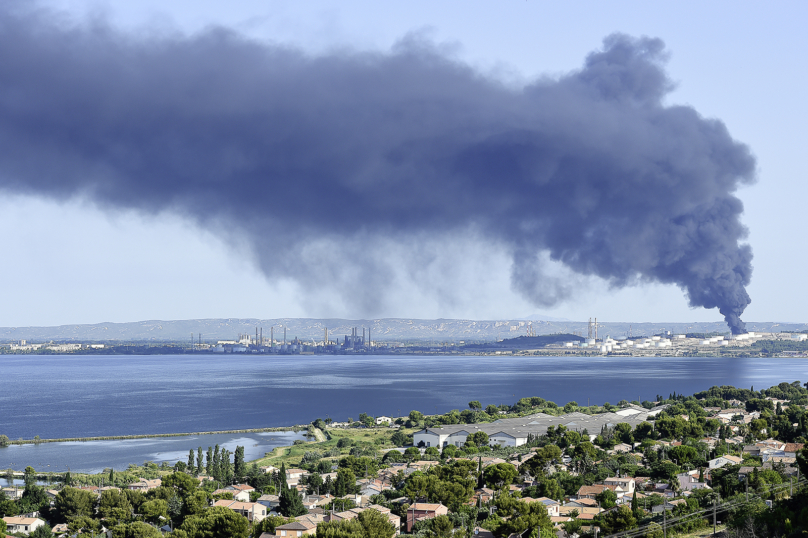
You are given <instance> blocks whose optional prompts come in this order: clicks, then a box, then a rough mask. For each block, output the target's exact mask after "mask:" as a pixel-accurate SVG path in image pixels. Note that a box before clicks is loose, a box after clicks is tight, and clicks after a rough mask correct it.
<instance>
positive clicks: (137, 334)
mask: <svg viewBox="0 0 808 538" xmlns="http://www.w3.org/2000/svg"><path fill="white" fill-rule="evenodd" d="M529 323H531V322H530V321H528V320H524V319H516V318H512V319H501V320H467V319H419V318H367V319H343V318H268V319H258V318H208V319H190V320H144V321H134V322H123V323H111V322H110V323H94V324H69V325H57V326H42V327H35V326H34V327H0V342H13V341H19V340H27V341H30V342H43V341H45V342H49V341H55V342H187V341H189V340H190V339H191V335H192V334H193V337H194V338H195V339H196V338H198V337H199V334H200V333H201V335H202V340H203V342H211V341H217V340H234V339H236V338H237V337H238V335H239V334H251V335H254V334H255V329H256V328H259V329H263V336H264V338H269V336H270V327H274V331H275V332H274V336H275V340H276V341H280V340H281V339H282V338H283V327H284V326H285V327H286V338H287V340H292V339H293V338H295V337H297V338H300V339H302V340H314V341H322V340H323V338H324V335H325V329H326V328H327V329H328V337H329V339H330V340H332V341H333V340H336V339H342V337H343V336H344V335H349V334H351V329H352V328H354V327H356V328H357V332H358V333H360V334H361V332H362V329H363V328H366V329H367V328H369V329H370V331H371V338H372V339H373V340H374V341H405V342H406V341H429V340H433V341H439V342H450V341H455V342H456V341H460V340H463V341H466V342H485V341H489V342H490V341H496V340H501V339H503V338H513V337H517V336H521V335H526V334H527V331H528V324H529ZM532 325H533V332H534V333H535V334H536V335H543V334H556V333H571V334H572V333H577V334H579V335H582V336H587V334H588V322H586V321H543V320H534V321H532ZM747 328H748V330H750V331H756V332H784V331H786V332H788V331H790V332H798V331H804V330H808V323H776V322H748V323H747ZM662 331H670V332H671V333H673V334H684V333H720V334H725V333H728V332H729V330H728V328H727V326H726V324H725V323H724V322H723V321H715V322H691V323H643V322H639V323H638V322H599V324H598V336H600V337H601V338H602V337H604V336H612V337H623V336H650V335H653V334H657V333H660V332H662Z"/></svg>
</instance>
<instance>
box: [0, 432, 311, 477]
mask: <svg viewBox="0 0 808 538" xmlns="http://www.w3.org/2000/svg"><path fill="white" fill-rule="evenodd" d="M304 433H305V432H301V433H295V432H291V431H290V432H266V433H249V434H211V435H189V436H185V437H156V438H151V439H126V440H116V441H86V442H68V443H43V444H40V445H12V446H9V447H6V448H0V469H8V468H11V469H15V470H18V471H21V470H23V469H25V467H26V466H28V465H30V466H31V467H33V468H34V469H36V470H37V471H41V472H48V471H53V472H57V471H66V470H68V468H70V470H71V471H76V472H82V473H98V472H101V471H102V470H103V469H104V468H109V467H111V468H113V469H115V470H118V471H121V470H124V469H126V468H127V467H128V466H129V464H130V463H136V464H143V462H145V461H153V462H154V463H158V464H159V463H162V462H164V461H167V462H169V463H170V464H171V465H173V464H174V463H175V462H176V461H186V462H187V461H188V450H189V449H194V450H196V448H197V447H200V446H201V447H202V449H203V450H207V448H208V447H209V446H215V445H217V444H218V445H219V446H220V447H224V448H226V449H227V450H229V451H230V452H235V451H236V447H237V446H243V447H244V457H245V459H247V460H254V459H258V458H261V457H263V456H264V454H265V453H267V452H269V451H271V450H272V449H273V448H275V447H276V446H288V445H291V444H292V443H293V442H294V441H295V439H303V438H304V435H303V434H304ZM17 482H19V481H17Z"/></svg>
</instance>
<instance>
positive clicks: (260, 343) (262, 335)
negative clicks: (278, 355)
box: [258, 327, 264, 347]
mask: <svg viewBox="0 0 808 538" xmlns="http://www.w3.org/2000/svg"><path fill="white" fill-rule="evenodd" d="M258 345H259V346H261V347H264V328H263V327H261V336H260V340H259V341H258Z"/></svg>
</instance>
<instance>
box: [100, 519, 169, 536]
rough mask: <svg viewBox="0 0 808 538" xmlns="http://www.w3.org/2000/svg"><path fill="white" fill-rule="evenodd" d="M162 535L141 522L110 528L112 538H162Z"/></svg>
mask: <svg viewBox="0 0 808 538" xmlns="http://www.w3.org/2000/svg"><path fill="white" fill-rule="evenodd" d="M162 536H163V535H162V533H161V532H160V531H159V530H157V529H155V528H154V527H152V526H151V525H149V524H148V523H143V522H142V521H133V522H132V523H128V524H124V523H121V524H118V525H115V526H114V527H112V538H162Z"/></svg>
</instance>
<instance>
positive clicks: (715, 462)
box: [707, 456, 743, 469]
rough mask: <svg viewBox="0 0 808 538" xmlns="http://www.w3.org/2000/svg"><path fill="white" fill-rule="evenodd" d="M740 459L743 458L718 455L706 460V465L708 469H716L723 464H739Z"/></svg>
mask: <svg viewBox="0 0 808 538" xmlns="http://www.w3.org/2000/svg"><path fill="white" fill-rule="evenodd" d="M742 461H743V458H739V457H738V456H719V457H717V458H715V459H712V460H710V461H708V462H707V465H708V467H709V468H710V469H718V468H720V467H723V466H725V465H740V464H741V462H742Z"/></svg>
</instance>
